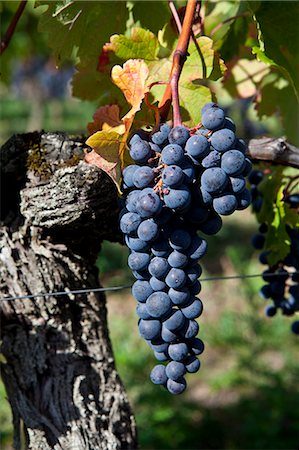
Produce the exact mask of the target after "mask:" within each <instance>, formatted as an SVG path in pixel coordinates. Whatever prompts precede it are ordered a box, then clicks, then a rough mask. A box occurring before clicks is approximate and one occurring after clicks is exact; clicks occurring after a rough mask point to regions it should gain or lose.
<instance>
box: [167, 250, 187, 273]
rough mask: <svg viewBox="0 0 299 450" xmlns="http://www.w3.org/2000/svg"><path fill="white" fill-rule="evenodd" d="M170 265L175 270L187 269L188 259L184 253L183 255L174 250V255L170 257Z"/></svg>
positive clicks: (171, 254)
mask: <svg viewBox="0 0 299 450" xmlns="http://www.w3.org/2000/svg"><path fill="white" fill-rule="evenodd" d="M167 261H168V264H169V265H170V267H173V268H178V269H180V268H182V267H185V266H186V265H187V263H188V257H187V255H185V254H184V253H181V252H179V251H177V250H173V252H172V253H170V255H169V256H168V260H167Z"/></svg>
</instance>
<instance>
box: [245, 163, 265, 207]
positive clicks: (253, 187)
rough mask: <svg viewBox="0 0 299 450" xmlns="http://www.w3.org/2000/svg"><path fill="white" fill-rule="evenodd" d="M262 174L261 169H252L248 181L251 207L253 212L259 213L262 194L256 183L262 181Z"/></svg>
mask: <svg viewBox="0 0 299 450" xmlns="http://www.w3.org/2000/svg"><path fill="white" fill-rule="evenodd" d="M263 179H264V174H263V172H262V171H261V170H252V171H251V173H250V174H249V177H248V181H249V183H250V194H251V198H252V202H251V205H252V209H253V211H254V212H255V213H259V212H260V210H261V209H262V205H263V194H262V192H261V191H260V190H259V188H258V185H259V184H260V183H261V181H263Z"/></svg>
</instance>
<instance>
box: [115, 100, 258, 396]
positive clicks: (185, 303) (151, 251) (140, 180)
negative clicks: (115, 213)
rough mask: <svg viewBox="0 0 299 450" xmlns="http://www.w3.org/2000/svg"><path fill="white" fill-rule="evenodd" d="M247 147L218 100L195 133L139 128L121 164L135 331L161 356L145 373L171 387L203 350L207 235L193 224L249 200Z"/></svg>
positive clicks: (218, 223)
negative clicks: (125, 162) (128, 160)
mask: <svg viewBox="0 0 299 450" xmlns="http://www.w3.org/2000/svg"><path fill="white" fill-rule="evenodd" d="M245 150H246V147H245V144H244V142H242V141H240V140H238V139H237V138H236V135H235V125H234V123H233V122H232V120H230V119H229V118H227V117H225V114H224V111H223V110H222V109H221V108H219V107H218V106H217V105H216V104H215V103H208V104H206V105H205V106H204V108H203V109H202V125H201V126H200V127H199V128H197V129H195V130H193V133H192V132H190V130H189V129H188V128H186V127H184V126H177V127H175V128H171V127H170V126H169V125H168V124H166V123H163V124H162V125H160V127H159V129H158V130H156V131H155V132H153V133H152V134H151V135H146V134H145V133H144V132H142V131H141V132H139V133H137V134H135V135H134V136H133V137H132V138H131V140H130V155H131V157H132V159H133V160H134V161H135V164H132V165H130V166H128V167H126V168H125V170H124V172H123V189H124V192H125V207H124V209H123V210H122V212H121V217H120V228H121V231H122V232H123V233H124V235H125V242H126V245H127V246H128V247H129V249H130V255H129V258H128V265H129V267H130V269H131V270H132V273H133V275H134V277H135V278H136V281H135V283H134V284H133V287H132V293H133V296H134V297H135V299H136V300H137V307H136V312H137V315H138V317H139V322H138V327H139V333H140V335H141V336H142V337H143V338H144V339H145V340H146V342H147V343H148V344H149V346H150V347H151V348H152V349H153V351H154V355H155V357H156V359H157V360H158V361H159V362H160V364H158V365H156V366H155V367H154V368H153V370H152V372H151V376H150V377H151V380H152V382H153V383H155V384H161V385H163V386H165V387H166V388H167V389H168V391H169V392H170V393H172V394H180V393H181V392H183V391H184V390H185V388H186V381H185V378H184V376H185V374H186V373H187V372H189V373H194V372H197V371H198V370H199V368H200V361H199V359H198V356H199V355H200V354H201V353H202V352H203V350H204V344H203V342H202V341H201V340H200V339H199V338H198V337H197V334H198V331H199V325H198V323H197V321H196V320H195V319H197V318H198V317H199V316H200V315H201V313H202V310H203V305H202V302H201V300H200V299H199V298H197V294H199V292H200V291H201V284H200V282H199V281H198V278H199V277H200V275H201V272H202V269H201V266H200V264H199V261H200V259H201V258H202V257H203V256H204V255H205V253H206V251H207V243H206V241H205V240H204V239H203V238H202V237H201V236H199V235H198V234H197V231H200V232H202V233H204V234H206V235H213V234H216V233H217V232H218V231H219V230H220V229H221V227H222V219H221V217H220V215H229V214H232V213H233V212H234V211H235V210H236V209H239V210H241V209H245V208H246V207H247V206H248V205H249V203H250V194H249V191H248V190H247V189H246V186H245V185H246V182H245V176H246V175H247V174H248V173H249V172H250V170H251V163H250V161H249V160H248V159H247V158H246V156H245ZM163 363H165V364H163Z"/></svg>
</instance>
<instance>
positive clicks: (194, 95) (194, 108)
mask: <svg viewBox="0 0 299 450" xmlns="http://www.w3.org/2000/svg"><path fill="white" fill-rule="evenodd" d="M210 101H212V93H211V91H210V89H209V88H208V87H206V86H201V85H200V84H196V83H188V82H187V83H183V84H181V85H180V105H181V106H182V108H185V109H186V110H187V111H188V114H189V120H188V121H186V120H185V121H184V123H185V125H187V126H189V127H194V126H195V125H197V124H198V123H199V122H200V121H201V114H200V111H201V109H202V107H203V106H204V105H205V104H206V103H207V102H210Z"/></svg>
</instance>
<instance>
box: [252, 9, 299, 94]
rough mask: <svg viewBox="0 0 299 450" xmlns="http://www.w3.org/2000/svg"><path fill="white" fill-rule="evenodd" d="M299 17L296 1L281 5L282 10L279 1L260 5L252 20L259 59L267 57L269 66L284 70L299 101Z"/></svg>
mask: <svg viewBox="0 0 299 450" xmlns="http://www.w3.org/2000/svg"><path fill="white" fill-rule="evenodd" d="M298 15H299V4H298V2H290V1H287V2H284V6H283V8H282V7H281V4H280V2H261V4H260V7H259V8H258V9H257V10H256V12H255V15H254V18H255V20H256V23H257V29H258V40H259V48H260V52H259V53H258V56H259V58H263V57H264V58H265V57H267V59H268V63H269V64H273V63H274V64H275V65H277V66H278V67H279V68H283V72H284V75H285V76H286V77H287V78H288V79H289V80H291V83H292V86H293V88H294V91H295V94H296V96H297V98H298V99H299V95H298V89H299V76H298V72H299V61H298V57H297V55H298V52H299V40H298V27H297V25H298V23H297V20H298ZM255 51H256V49H255ZM263 54H264V55H265V56H263Z"/></svg>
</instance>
